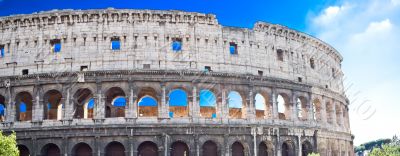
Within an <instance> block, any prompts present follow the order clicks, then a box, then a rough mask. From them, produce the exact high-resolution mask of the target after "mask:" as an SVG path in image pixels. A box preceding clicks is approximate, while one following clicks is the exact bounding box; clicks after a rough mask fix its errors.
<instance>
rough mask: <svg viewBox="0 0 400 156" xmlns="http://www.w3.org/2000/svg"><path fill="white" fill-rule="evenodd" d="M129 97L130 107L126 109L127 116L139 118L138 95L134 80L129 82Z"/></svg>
mask: <svg viewBox="0 0 400 156" xmlns="http://www.w3.org/2000/svg"><path fill="white" fill-rule="evenodd" d="M127 98H128V101H129V102H128V109H127V110H125V111H126V118H137V107H136V103H135V101H136V96H135V89H134V85H133V84H132V82H129V96H128V97H127Z"/></svg>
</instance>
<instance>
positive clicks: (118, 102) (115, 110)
mask: <svg viewBox="0 0 400 156" xmlns="http://www.w3.org/2000/svg"><path fill="white" fill-rule="evenodd" d="M126 105H127V102H126V98H125V92H124V91H123V90H122V89H121V88H119V87H112V88H110V89H108V91H107V92H106V108H105V109H106V112H107V109H109V110H108V111H110V112H109V113H106V118H113V117H125V106H126ZM107 107H108V108H107ZM107 115H108V116H107Z"/></svg>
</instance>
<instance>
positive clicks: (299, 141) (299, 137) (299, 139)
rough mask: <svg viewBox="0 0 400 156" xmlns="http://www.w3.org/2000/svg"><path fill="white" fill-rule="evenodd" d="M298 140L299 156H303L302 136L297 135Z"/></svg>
mask: <svg viewBox="0 0 400 156" xmlns="http://www.w3.org/2000/svg"><path fill="white" fill-rule="evenodd" d="M297 140H298V147H299V148H298V156H302V155H301V151H302V149H301V148H302V147H301V135H297Z"/></svg>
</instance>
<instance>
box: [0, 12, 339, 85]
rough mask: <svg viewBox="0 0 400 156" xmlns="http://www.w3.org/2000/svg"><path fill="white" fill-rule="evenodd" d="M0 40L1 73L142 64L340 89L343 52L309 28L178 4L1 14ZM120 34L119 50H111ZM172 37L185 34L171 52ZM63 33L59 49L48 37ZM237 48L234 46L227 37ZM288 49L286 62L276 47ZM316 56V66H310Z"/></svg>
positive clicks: (139, 67)
mask: <svg viewBox="0 0 400 156" xmlns="http://www.w3.org/2000/svg"><path fill="white" fill-rule="evenodd" d="M0 33H1V36H0V44H3V45H4V46H5V57H4V58H2V60H1V61H2V62H4V63H2V64H0V74H1V75H3V76H8V75H21V74H22V70H23V69H29V73H32V74H34V73H49V72H58V71H60V70H64V71H79V70H80V67H81V66H88V70H90V71H101V70H130V69H143V64H150V69H153V70H189V71H201V70H204V66H210V67H211V69H212V70H213V71H214V72H225V73H237V74H253V75H257V74H258V71H262V72H263V73H264V75H268V76H270V77H276V78H283V79H288V80H293V81H298V79H299V78H301V79H302V82H303V83H307V84H311V85H314V86H320V87H328V88H329V89H330V90H332V91H335V92H338V93H342V91H343V86H342V77H343V73H342V71H341V67H340V65H341V61H342V57H341V56H340V54H339V53H338V52H337V51H336V50H335V49H333V48H332V47H330V46H329V45H327V44H325V43H324V42H322V41H320V40H318V39H316V38H313V37H311V36H309V35H307V34H304V33H301V32H298V31H295V30H292V29H288V28H286V27H284V26H280V25H274V24H269V23H264V22H258V23H256V24H255V25H254V28H253V29H246V28H232V27H225V26H222V25H219V24H218V22H217V19H216V17H215V15H211V14H200V13H187V12H179V11H150V10H113V9H110V10H91V11H52V12H44V13H38V14H31V15H19V16H10V17H2V18H0ZM112 37H119V38H120V40H121V49H120V50H118V51H113V50H111V38H112ZM173 38H180V39H182V41H183V46H182V47H183V48H182V51H181V52H179V53H175V52H173V51H172V48H171V46H170V45H171V42H172V40H173ZM52 39H61V44H62V47H61V53H59V54H55V53H52V52H51V45H50V41H51V40H52ZM230 42H234V43H236V44H237V45H238V54H237V55H231V54H230V53H229V43H230ZM278 49H281V50H283V52H284V54H283V57H284V58H283V61H279V60H277V59H276V58H277V50H278ZM310 59H314V60H315V61H314V62H315V68H314V69H312V68H311V67H310Z"/></svg>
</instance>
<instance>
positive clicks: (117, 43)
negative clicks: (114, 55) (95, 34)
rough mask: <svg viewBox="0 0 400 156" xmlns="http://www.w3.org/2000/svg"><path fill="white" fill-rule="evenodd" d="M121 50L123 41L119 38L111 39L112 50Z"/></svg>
mask: <svg viewBox="0 0 400 156" xmlns="http://www.w3.org/2000/svg"><path fill="white" fill-rule="evenodd" d="M120 49H121V41H120V39H119V37H113V38H111V50H120Z"/></svg>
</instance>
